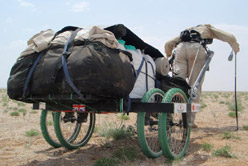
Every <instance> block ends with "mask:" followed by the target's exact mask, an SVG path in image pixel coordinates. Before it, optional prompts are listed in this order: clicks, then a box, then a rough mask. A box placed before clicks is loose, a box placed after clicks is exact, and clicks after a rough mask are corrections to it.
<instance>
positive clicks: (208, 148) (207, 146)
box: [201, 143, 213, 152]
mask: <svg viewBox="0 0 248 166" xmlns="http://www.w3.org/2000/svg"><path fill="white" fill-rule="evenodd" d="M201 148H202V150H204V151H205V152H210V151H211V150H212V149H213V145H211V144H209V143H204V144H202V145H201Z"/></svg>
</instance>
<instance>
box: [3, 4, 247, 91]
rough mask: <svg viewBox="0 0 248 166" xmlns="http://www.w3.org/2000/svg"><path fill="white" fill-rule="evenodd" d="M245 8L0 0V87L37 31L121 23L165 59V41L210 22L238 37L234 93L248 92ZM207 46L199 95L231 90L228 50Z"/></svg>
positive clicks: (222, 46)
mask: <svg viewBox="0 0 248 166" xmlns="http://www.w3.org/2000/svg"><path fill="white" fill-rule="evenodd" d="M247 6H248V1H247V0H207V1H201V0H170V1H169V0H126V1H119V0H104V1H101V0H8V1H5V0H0V13H1V14H0V33H1V35H0V36H1V40H0V51H1V54H0V57H1V59H0V88H6V87H7V80H8V77H9V73H10V70H11V67H12V66H13V65H14V63H15V61H16V59H17V58H18V56H19V55H20V53H21V52H22V51H23V50H24V49H25V48H26V46H27V44H26V43H27V41H28V39H29V38H31V37H32V36H33V35H35V34H36V33H39V32H40V31H42V30H47V29H52V30H54V31H58V30H60V29H61V28H63V27H65V26H68V25H72V26H80V27H89V26H93V25H100V26H106V25H114V24H119V23H121V24H124V25H125V26H127V27H128V28H129V29H131V30H132V31H133V32H134V33H135V34H137V35H138V36H139V37H140V38H142V39H143V40H144V41H145V42H147V43H149V44H150V45H152V46H154V47H156V48H158V49H159V50H160V51H161V52H162V53H163V54H164V55H165V53H164V44H165V42H166V41H168V40H170V39H171V38H173V37H175V36H177V35H179V34H180V32H181V31H183V30H184V29H185V28H188V27H192V26H196V25H199V24H211V25H212V26H214V27H216V28H218V29H222V30H224V31H227V32H229V33H232V34H233V35H234V36H235V37H236V38H237V41H238V43H239V44H240V52H239V53H238V54H237V90H238V91H248V86H247V82H248V74H247V73H246V72H248V71H247V69H248V42H247V41H246V40H247V39H248V19H247V16H248V10H247ZM209 48H210V49H211V50H213V51H214V52H215V56H214V57H213V59H212V62H211V64H210V71H209V72H207V73H206V76H205V81H204V84H203V88H202V89H203V91H233V90H234V69H235V65H234V64H235V63H234V61H232V62H229V61H228V56H229V54H230V52H231V47H230V46H229V45H228V44H227V43H224V42H221V41H218V40H214V42H213V44H212V45H210V46H209Z"/></svg>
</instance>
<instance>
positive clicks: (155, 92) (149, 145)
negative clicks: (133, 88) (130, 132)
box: [137, 88, 164, 158]
mask: <svg viewBox="0 0 248 166" xmlns="http://www.w3.org/2000/svg"><path fill="white" fill-rule="evenodd" d="M163 96H164V92H163V91H162V90H160V89H156V88H154V89H150V90H149V91H148V92H147V93H146V94H145V95H144V97H143V98H142V100H141V102H149V103H150V102H152V103H160V102H162V99H163ZM137 133H138V142H139V146H140V148H141V150H142V152H143V153H144V154H145V155H146V156H147V157H149V158H157V157H160V156H161V155H162V149H161V148H160V145H159V139H158V113H156V112H152V113H149V112H138V116H137Z"/></svg>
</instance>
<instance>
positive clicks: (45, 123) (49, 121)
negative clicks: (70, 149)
mask: <svg viewBox="0 0 248 166" xmlns="http://www.w3.org/2000/svg"><path fill="white" fill-rule="evenodd" d="M54 114H55V112H53V111H48V110H42V112H41V116H40V127H41V132H42V135H43V137H44V139H45V140H46V141H47V143H48V144H50V145H51V146H53V147H54V148H59V147H61V146H62V145H61V144H60V142H59V140H58V139H57V137H56V134H55V129H54V116H55V115H54ZM80 127H81V124H79V123H77V124H76V123H75V124H74V126H73V127H72V128H71V129H72V130H73V132H72V134H71V136H70V137H69V141H74V140H75V138H76V137H77V135H78V132H79V131H80Z"/></svg>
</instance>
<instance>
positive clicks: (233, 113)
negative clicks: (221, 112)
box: [228, 112, 239, 118]
mask: <svg viewBox="0 0 248 166" xmlns="http://www.w3.org/2000/svg"><path fill="white" fill-rule="evenodd" d="M228 116H229V117H231V118H235V117H236V112H229V113H228ZM238 117H239V113H238Z"/></svg>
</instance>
